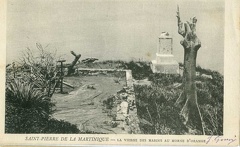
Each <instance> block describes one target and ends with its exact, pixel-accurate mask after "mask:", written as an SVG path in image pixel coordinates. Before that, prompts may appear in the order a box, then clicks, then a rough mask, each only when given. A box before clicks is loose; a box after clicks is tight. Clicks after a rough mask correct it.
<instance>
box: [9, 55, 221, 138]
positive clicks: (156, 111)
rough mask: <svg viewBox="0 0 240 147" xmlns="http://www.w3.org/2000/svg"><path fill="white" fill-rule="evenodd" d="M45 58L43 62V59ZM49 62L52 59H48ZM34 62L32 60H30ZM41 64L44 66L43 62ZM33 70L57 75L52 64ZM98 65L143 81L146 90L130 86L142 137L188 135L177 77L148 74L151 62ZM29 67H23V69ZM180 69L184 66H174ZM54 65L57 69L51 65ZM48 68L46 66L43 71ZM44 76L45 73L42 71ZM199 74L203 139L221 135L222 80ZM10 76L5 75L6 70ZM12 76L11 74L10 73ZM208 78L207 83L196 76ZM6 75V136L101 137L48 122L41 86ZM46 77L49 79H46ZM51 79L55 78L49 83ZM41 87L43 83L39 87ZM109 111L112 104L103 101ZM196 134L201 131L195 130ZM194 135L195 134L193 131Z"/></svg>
mask: <svg viewBox="0 0 240 147" xmlns="http://www.w3.org/2000/svg"><path fill="white" fill-rule="evenodd" d="M44 59H46V58H44ZM52 61H54V60H52ZM35 62H36V61H35ZM42 63H44V62H42ZM36 64H37V66H38V67H41V66H42V67H41V68H43V69H44V68H47V67H44V66H51V67H52V70H50V71H52V73H54V74H52V75H56V72H57V70H56V69H55V67H53V66H52V64H46V65H45V64H40V63H36ZM98 64H99V65H101V66H103V67H105V66H104V65H105V64H106V67H107V65H108V64H111V67H110V68H117V69H129V70H132V74H133V78H134V79H136V80H142V79H146V78H147V79H148V80H149V81H151V85H150V86H147V85H135V86H134V87H135V94H136V103H137V110H138V116H139V119H140V124H139V126H140V129H141V131H142V133H144V134H189V132H188V130H187V126H186V125H185V124H184V118H183V117H182V116H181V115H180V111H181V108H179V107H177V106H176V105H175V102H176V100H177V99H178V98H179V96H180V94H181V93H182V91H183V86H182V84H181V83H182V77H181V76H180V75H170V74H156V73H152V71H151V68H150V63H148V62H140V61H130V62H125V61H103V62H98ZM28 65H29V64H25V65H24V66H25V69H26V67H29V66H28ZM179 65H180V67H182V66H183V64H181V63H180V64H179ZM54 66H56V65H54ZM48 68H49V67H48ZM43 71H48V69H46V70H43ZM196 71H197V72H199V73H200V75H199V76H196V81H195V83H196V90H197V97H198V99H197V100H198V104H199V108H200V111H201V114H202V119H203V127H204V130H205V134H206V135H222V134H223V84H224V83H223V76H222V75H221V74H219V73H218V72H216V71H211V70H209V69H203V68H201V67H200V66H197V67H196ZM8 72H9V71H8ZM10 72H11V71H10ZM35 73H38V74H41V75H42V77H45V78H41V80H43V83H47V82H46V81H48V80H49V75H50V79H51V74H49V72H35ZM202 74H206V75H210V76H211V77H212V78H208V77H206V76H201V75H202ZM9 75H11V74H8V75H7V83H6V117H5V132H6V133H101V132H88V131H80V130H79V129H78V128H77V126H76V125H73V124H70V123H68V122H65V121H62V120H61V121H59V120H56V119H54V118H52V117H51V114H52V113H53V109H54V103H53V102H52V101H51V95H50V96H49V95H48V92H47V90H44V89H46V86H45V88H44V86H42V87H43V88H38V87H37V86H36V85H37V84H36V82H37V81H40V80H39V78H37V77H38V76H37V75H35V76H34V77H35V78H36V79H35V82H33V80H29V78H28V77H29V76H26V75H25V74H21V78H13V77H11V76H9ZM47 77H48V78H47ZM52 80H54V79H52ZM43 85H44V84H43ZM105 103H106V106H112V102H111V99H109V100H108V101H106V102H105ZM199 131H201V130H199ZM193 134H194V132H193Z"/></svg>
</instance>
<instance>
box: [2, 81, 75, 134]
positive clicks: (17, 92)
mask: <svg viewBox="0 0 240 147" xmlns="http://www.w3.org/2000/svg"><path fill="white" fill-rule="evenodd" d="M53 106H54V104H53V103H52V102H51V99H50V98H49V97H48V96H47V95H46V94H45V93H42V92H41V91H40V90H38V89H36V88H34V85H33V84H31V83H28V82H24V81H21V80H16V79H15V80H12V81H11V82H10V83H7V86H6V114H5V115H6V116H5V132H6V133H78V132H79V130H78V129H77V127H76V125H72V124H70V123H68V122H64V121H58V120H56V119H53V118H51V113H52V112H53V111H52V107H53Z"/></svg>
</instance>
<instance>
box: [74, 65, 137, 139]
mask: <svg viewBox="0 0 240 147" xmlns="http://www.w3.org/2000/svg"><path fill="white" fill-rule="evenodd" d="M77 72H78V73H79V74H85V73H86V74H90V75H97V74H104V73H106V74H107V73H112V72H125V73H126V87H123V89H122V90H120V91H119V93H117V95H119V97H120V99H121V102H120V103H118V104H117V111H116V113H117V114H116V120H115V122H116V123H118V124H119V125H118V126H117V127H118V128H119V129H121V130H122V131H121V133H122V134H140V133H141V132H140V128H139V119H138V116H137V107H136V100H135V93H134V86H133V78H132V71H131V70H121V69H92V68H79V69H77ZM123 97H126V99H124V98H123Z"/></svg>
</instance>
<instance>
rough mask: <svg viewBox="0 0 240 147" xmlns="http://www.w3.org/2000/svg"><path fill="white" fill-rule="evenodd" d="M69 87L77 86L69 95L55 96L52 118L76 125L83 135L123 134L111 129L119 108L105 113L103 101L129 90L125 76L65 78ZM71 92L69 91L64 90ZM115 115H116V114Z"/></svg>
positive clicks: (118, 129)
mask: <svg viewBox="0 0 240 147" xmlns="http://www.w3.org/2000/svg"><path fill="white" fill-rule="evenodd" d="M64 81H66V82H67V83H70V84H72V85H74V87H75V88H74V90H73V91H71V92H69V94H60V93H57V94H54V96H53V97H52V100H53V101H54V102H55V103H56V107H55V109H56V111H55V113H54V114H53V117H54V118H56V119H58V120H65V121H68V122H70V123H72V124H76V125H77V126H78V128H79V129H80V130H82V131H94V132H98V133H99V132H100V133H122V132H123V131H122V130H121V127H114V128H112V127H111V121H112V120H113V117H114V114H116V107H114V108H113V109H112V111H111V109H106V107H105V106H104V105H103V101H104V100H107V98H109V97H111V96H113V95H116V94H117V92H118V91H119V90H121V89H122V88H123V87H124V86H126V79H125V75H123V74H115V75H113V74H105V75H104V74H98V75H87V76H75V77H66V78H65V79H64ZM64 90H65V91H69V88H64ZM114 112H115V113H114Z"/></svg>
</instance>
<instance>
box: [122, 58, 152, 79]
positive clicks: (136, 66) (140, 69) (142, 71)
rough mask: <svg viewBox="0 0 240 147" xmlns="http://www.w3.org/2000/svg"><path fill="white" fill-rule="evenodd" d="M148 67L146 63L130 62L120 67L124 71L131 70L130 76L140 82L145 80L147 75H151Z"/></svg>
mask: <svg viewBox="0 0 240 147" xmlns="http://www.w3.org/2000/svg"><path fill="white" fill-rule="evenodd" d="M149 65H150V63H148V62H135V61H130V62H126V63H124V65H122V66H123V67H124V69H131V70H132V75H133V78H134V79H137V80H141V79H144V78H147V77H148V75H149V74H151V73H152V70H151V68H150V66H149Z"/></svg>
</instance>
